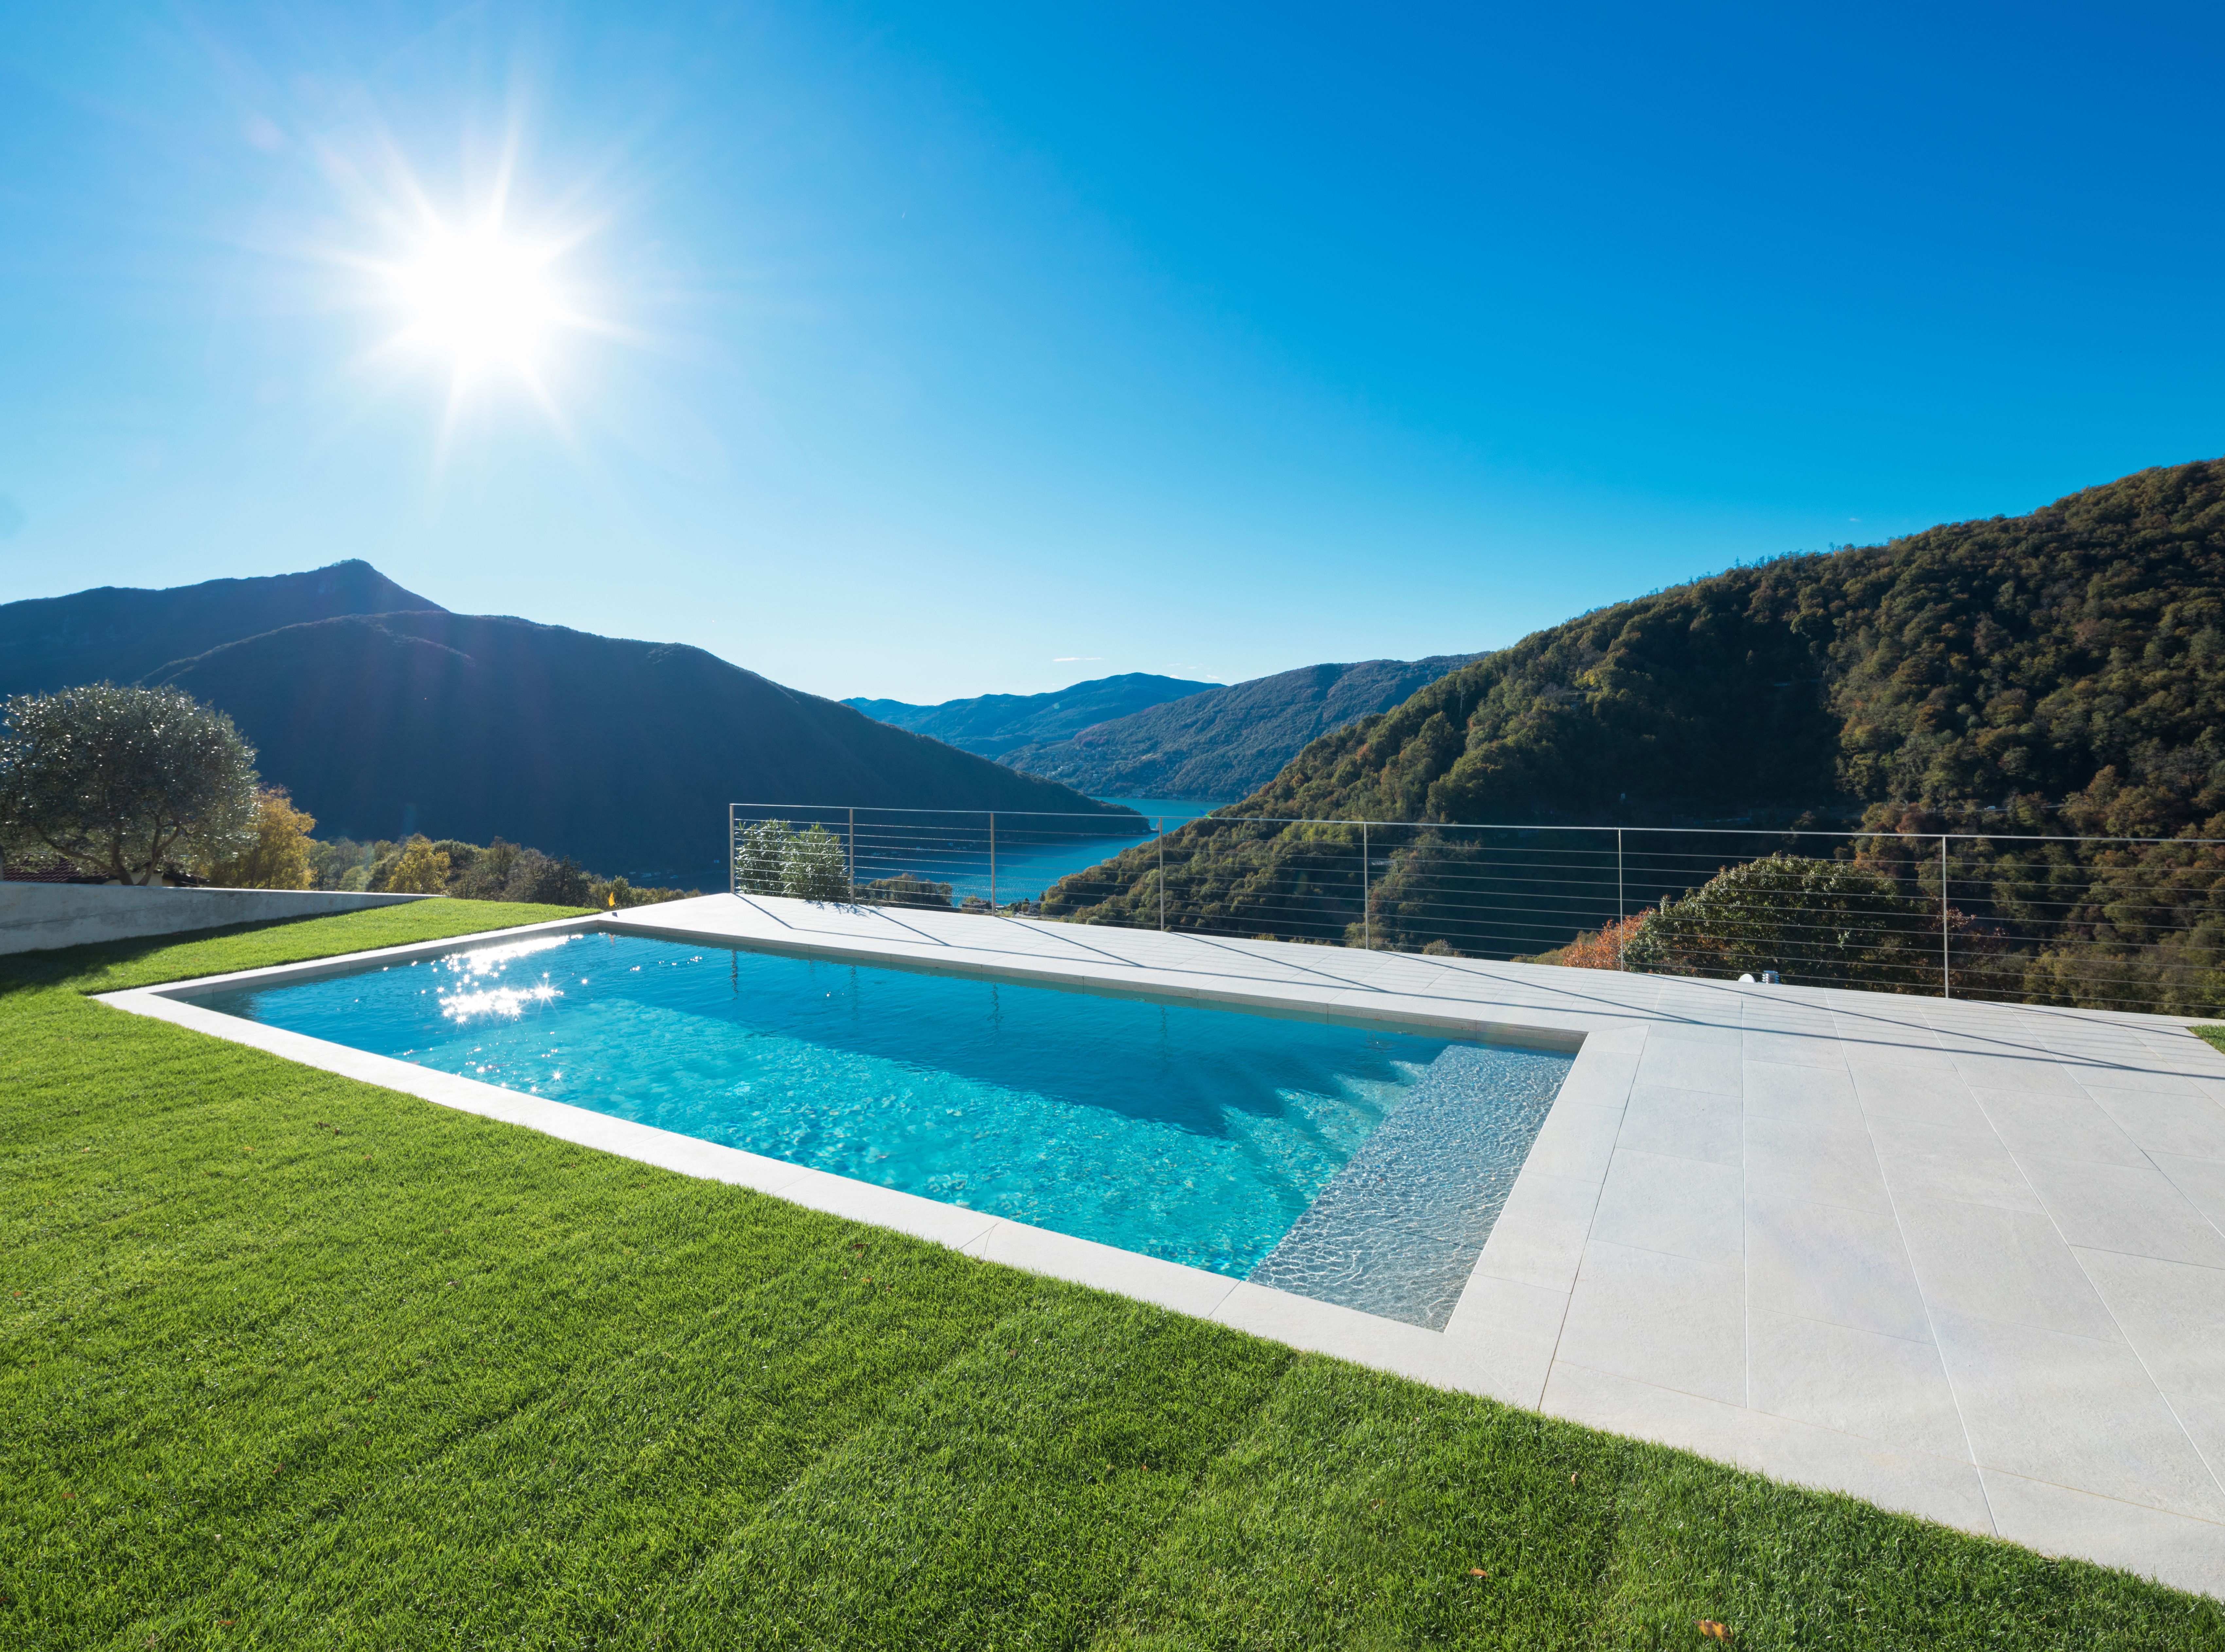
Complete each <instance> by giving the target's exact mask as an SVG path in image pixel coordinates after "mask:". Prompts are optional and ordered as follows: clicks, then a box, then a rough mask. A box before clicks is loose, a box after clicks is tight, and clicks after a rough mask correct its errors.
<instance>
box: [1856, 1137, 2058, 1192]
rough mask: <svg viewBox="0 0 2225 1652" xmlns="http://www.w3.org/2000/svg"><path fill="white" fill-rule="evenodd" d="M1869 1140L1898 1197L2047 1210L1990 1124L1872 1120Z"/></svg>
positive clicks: (1888, 1183) (1889, 1186) (1888, 1181)
mask: <svg viewBox="0 0 2225 1652" xmlns="http://www.w3.org/2000/svg"><path fill="white" fill-rule="evenodd" d="M1869 1128H1870V1140H1871V1141H1872V1142H1873V1143H1874V1144H1875V1145H1876V1147H1877V1154H1878V1166H1879V1168H1880V1170H1882V1171H1883V1172H1884V1173H1885V1179H1886V1186H1887V1187H1888V1188H1890V1189H1891V1190H1892V1196H1893V1198H1894V1199H1895V1200H1897V1201H1899V1202H1900V1203H1902V1204H1907V1203H1909V1202H1911V1201H1915V1200H1926V1199H1948V1200H1953V1201H1956V1202H1958V1203H1962V1204H1997V1205H2000V1206H2001V1207H2003V1208H2004V1209H2006V1210H2029V1211H2031V1212H2032V1213H2033V1214H2035V1215H2041V1214H2044V1212H2045V1210H2046V1208H2047V1207H2046V1206H2045V1205H2044V1204H2041V1203H2040V1198H2039V1194H2038V1192H2037V1191H2035V1190H2034V1189H2033V1187H2032V1184H2031V1183H2030V1182H2029V1181H2027V1180H2026V1179H2025V1173H2024V1172H2023V1170H2022V1169H2021V1168H2019V1166H2018V1164H2017V1161H2016V1159H2015V1157H2014V1156H2013V1154H2012V1153H2010V1152H2009V1150H2008V1149H2007V1148H2006V1147H2004V1146H2003V1145H2002V1143H2001V1139H2000V1137H1999V1136H1997V1135H1995V1134H1994V1133H1993V1132H1992V1131H1991V1130H1989V1129H1984V1128H1980V1129H1975V1130H1956V1129H1948V1128H1943V1127H1941V1126H1939V1125H1935V1124H1922V1123H1918V1122H1916V1121H1913V1120H1909V1119H1883V1118H1881V1119H1872V1120H1871V1121H1870V1127H1869Z"/></svg>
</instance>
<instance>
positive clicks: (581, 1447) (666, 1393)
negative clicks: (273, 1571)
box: [263, 1195, 1029, 1646]
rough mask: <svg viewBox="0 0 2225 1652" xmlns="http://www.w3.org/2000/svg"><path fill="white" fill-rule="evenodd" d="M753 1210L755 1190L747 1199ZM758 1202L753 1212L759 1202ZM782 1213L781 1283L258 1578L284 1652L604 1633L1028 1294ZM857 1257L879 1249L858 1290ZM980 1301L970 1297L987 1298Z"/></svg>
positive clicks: (563, 1639)
mask: <svg viewBox="0 0 2225 1652" xmlns="http://www.w3.org/2000/svg"><path fill="white" fill-rule="evenodd" d="M741 1197H742V1198H747V1199H755V1198H757V1197H758V1196H755V1195H742V1196H741ZM767 1203H770V1202H769V1201H768V1202H767ZM775 1210H776V1211H778V1210H786V1211H787V1212H788V1216H789V1218H790V1219H788V1220H783V1218H782V1217H780V1216H779V1215H777V1214H771V1215H770V1216H769V1217H768V1218H767V1219H765V1220H764V1221H763V1222H762V1223H761V1225H762V1226H764V1227H765V1228H767V1229H777V1230H779V1231H781V1232H782V1233H783V1239H784V1244H783V1249H785V1250H786V1251H787V1252H788V1253H789V1255H790V1256H791V1258H792V1259H793V1261H794V1263H795V1266H793V1267H792V1268H790V1269H789V1271H787V1272H784V1273H782V1274H777V1275H776V1276H773V1277H770V1278H766V1279H764V1280H759V1281H758V1282H756V1283H755V1284H754V1285H752V1286H751V1287H749V1288H747V1289H744V1290H739V1291H738V1293H737V1294H736V1295H735V1296H734V1297H733V1298H732V1300H731V1301H729V1302H727V1303H725V1304H721V1305H716V1306H713V1307H711V1308H709V1309H708V1310H707V1311H705V1312H702V1313H701V1314H700V1315H698V1314H694V1313H691V1314H689V1315H688V1317H687V1318H685V1319H684V1320H682V1321H679V1322H677V1323H676V1324H675V1330H674V1334H673V1335H671V1336H669V1337H666V1338H665V1339H663V1340H662V1341H661V1342H658V1343H654V1344H644V1345H643V1346H642V1347H640V1348H639V1349H637V1350H632V1351H630V1352H628V1353H627V1354H626V1355H625V1357H624V1358H622V1359H614V1360H611V1361H609V1362H607V1363H606V1364H605V1365H603V1366H602V1368H601V1369H585V1370H581V1371H580V1372H579V1373H578V1374H577V1375H576V1376H575V1379H574V1382H571V1383H570V1384H569V1385H567V1387H566V1388H564V1389H563V1391H562V1392H561V1393H560V1394H556V1395H550V1396H547V1397H544V1398H543V1399H541V1400H539V1401H536V1403H535V1404H534V1405H532V1406H530V1407H526V1408H524V1409H523V1410H520V1411H518V1412H517V1413H514V1414H510V1415H509V1416H507V1417H505V1418H504V1419H503V1420H501V1421H500V1422H499V1423H498V1424H497V1425H495V1426H491V1427H489V1428H487V1429H485V1430H483V1431H481V1432H479V1433H475V1434H472V1435H471V1436H470V1437H468V1438H466V1439H459V1440H457V1441H455V1442H453V1444H452V1445H449V1446H448V1447H447V1449H446V1450H445V1451H443V1452H441V1454H440V1455H439V1456H438V1457H437V1458H434V1459H432V1460H430V1461H428V1462H427V1463H425V1464H424V1465H422V1468H420V1469H418V1470H417V1471H414V1472H412V1473H410V1474H408V1475H406V1476H397V1477H393V1478H390V1479H388V1480H385V1481H384V1482H382V1483H381V1484H379V1485H378V1486H377V1487H376V1488H375V1489H374V1490H372V1491H371V1494H370V1495H368V1496H364V1497H363V1498H360V1499H358V1500H357V1501H356V1502H354V1503H352V1504H351V1505H350V1506H349V1507H348V1508H347V1509H345V1511H344V1512H343V1513H342V1514H341V1515H340V1516H339V1520H338V1522H337V1525H338V1526H339V1528H342V1529H341V1531H340V1532H339V1537H340V1538H341V1539H342V1540H343V1541H339V1542H338V1543H337V1544H336V1545H335V1551H336V1552H335V1554H334V1555H333V1557H332V1558H331V1559H329V1560H318V1561H317V1562H315V1563H314V1564H311V1565H308V1566H301V1567H298V1568H289V1569H288V1570H286V1571H284V1572H282V1573H280V1574H279V1575H276V1576H274V1577H273V1578H272V1579H269V1585H268V1586H267V1587H266V1588H265V1589H264V1591H263V1598H265V1599H266V1600H268V1601H270V1602H272V1603H274V1604H276V1603H277V1602H281V1601H282V1602H283V1606H284V1611H285V1612H286V1613H287V1615H288V1620H289V1626H288V1629H287V1638H288V1640H289V1641H290V1642H292V1643H295V1644H299V1645H303V1646H316V1645H327V1644H330V1645H417V1644H432V1643H441V1642H446V1641H447V1640H460V1641H461V1642H465V1643H473V1642H475V1641H476V1640H478V1639H479V1637H482V1636H483V1637H485V1639H486V1641H487V1642H490V1643H491V1642H500V1643H503V1644H506V1645H526V1646H535V1645H543V1644H547V1645H558V1644H561V1645H576V1644H579V1643H580V1642H581V1640H582V1639H583V1638H584V1639H586V1640H587V1641H589V1642H594V1643H602V1642H605V1641H606V1640H610V1639H612V1638H616V1637H621V1636H622V1635H623V1632H624V1630H626V1629H627V1627H628V1626H629V1625H630V1624H631V1623H636V1622H637V1621H639V1620H640V1618H641V1617H643V1612H644V1610H645V1609H646V1607H647V1605H648V1604H649V1603H650V1598H653V1597H654V1595H655V1594H656V1592H659V1591H660V1590H661V1589H662V1585H664V1583H665V1582H666V1581H667V1580H668V1579H670V1578H672V1577H674V1576H675V1575H684V1574H685V1573H687V1572H688V1570H689V1569H691V1568H692V1567H693V1566H694V1565H695V1564H696V1563H697V1561H698V1560H700V1558H701V1557H702V1556H703V1555H704V1554H707V1553H708V1552H710V1551H711V1550H712V1549H713V1547H714V1546H715V1545H717V1544H718V1543H719V1542H721V1541H724V1540H726V1538H727V1537H728V1535H729V1534H731V1533H732V1530H733V1529H734V1528H736V1527H737V1526H738V1525H741V1524H744V1523H746V1522H747V1521H748V1520H749V1519H751V1517H752V1516H754V1515H755V1514H756V1513H757V1511H758V1508H759V1507H760V1506H761V1505H762V1504H763V1503H764V1502H765V1500H766V1499H767V1498H769V1497H770V1496H773V1495H774V1494H775V1493H777V1491H778V1490H780V1488H781V1487H783V1485H785V1484H789V1482H791V1481H792V1480H794V1479H795V1478H796V1477H797V1476H798V1474H799V1473H801V1472H802V1471H804V1469H805V1468H806V1467H807V1465H808V1464H810V1463H811V1462H812V1461H813V1459H815V1458H817V1457H818V1456H819V1455H820V1454H821V1452H825V1451H827V1450H828V1449H829V1448H830V1447H832V1446H834V1445H837V1444H839V1443H840V1441H842V1440H845V1439H848V1438H849V1437H850V1436H851V1435H852V1434H853V1433H856V1432H857V1431H858V1430H859V1429H860V1428H862V1427H864V1426H867V1425H869V1424H870V1423H872V1421H873V1420H875V1419H877V1418H878V1417H879V1416H880V1415H882V1414H884V1412H886V1411H887V1410H888V1409H889V1408H890V1407H891V1405H892V1404H895V1403H897V1402H899V1401H900V1400H901V1397H902V1396H903V1395H904V1394H905V1393H907V1392H908V1391H909V1390H910V1388H912V1387H913V1386H914V1385H916V1383H917V1382H919V1381H920V1380H921V1379H922V1377H923V1376H929V1375H930V1374H932V1373H933V1372H934V1371H935V1370H936V1369H940V1368H941V1367H942V1366H944V1365H946V1364H947V1363H949V1361H950V1360H951V1359H952V1358H953V1357H954V1355H956V1354H957V1353H958V1352H959V1351H960V1350H963V1349H965V1348H967V1347H968V1346H970V1345H971V1344H973V1343H975V1342H977V1341H978V1340H979V1338H980V1337H982V1335H983V1334H984V1332H985V1331H986V1330H987V1329H988V1328H989V1327H990V1326H991V1325H993V1324H995V1322H996V1321H997V1319H998V1317H999V1316H1000V1315H1001V1314H1002V1313H1004V1312H1009V1310H1010V1308H1011V1305H1012V1304H1013V1302H1014V1301H1015V1300H1016V1299H1017V1298H1018V1296H1019V1295H1020V1293H1022V1292H1023V1291H1024V1289H1025V1288H1026V1287H1027V1285H1028V1284H1029V1281H1027V1280H1024V1279H1023V1278H1021V1277H1019V1276H1017V1275H1009V1276H1005V1277H1002V1278H997V1279H993V1280H987V1281H984V1280H981V1279H980V1278H979V1277H973V1278H961V1277H959V1276H960V1275H967V1274H971V1275H977V1276H978V1275H979V1274H983V1273H984V1272H986V1270H984V1269H983V1268H981V1265H980V1264H978V1263H974V1262H971V1261H967V1259H965V1258H962V1257H960V1256H958V1255H954V1254H953V1253H951V1252H948V1251H944V1250H941V1249H939V1248H936V1247H931V1246H928V1245H925V1244H923V1243H920V1242H915V1241H908V1240H897V1239H894V1238H893V1237H892V1236H888V1235H885V1234H879V1233H873V1232H871V1230H865V1229H857V1228H855V1227H854V1226H853V1225H852V1224H848V1223H843V1222H841V1221H840V1220H838V1219H837V1218H834V1217H822V1216H818V1215H816V1214H815V1213H811V1212H803V1211H796V1210H794V1209H793V1207H775ZM861 1242H862V1243H863V1245H864V1254H865V1255H876V1254H878V1255H877V1260H876V1261H874V1262H872V1264H871V1267H872V1269H873V1272H872V1278H871V1280H870V1281H868V1280H866V1278H865V1268H866V1266H867V1265H866V1264H865V1263H864V1262H863V1261H862V1260H861V1250H860V1244H861ZM985 1283H986V1288H982V1287H983V1286H984V1284H985Z"/></svg>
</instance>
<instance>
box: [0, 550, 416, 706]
mask: <svg viewBox="0 0 2225 1652" xmlns="http://www.w3.org/2000/svg"><path fill="white" fill-rule="evenodd" d="M405 610H407V611H415V612H418V613H446V612H447V610H446V609H444V608H442V607H441V605H440V604H439V603H437V602H434V601H432V600H430V599H428V598H426V597H422V596H420V595H418V594H417V593H415V591H411V590H406V589H404V588H403V587H401V586H399V585H396V583H395V582H394V581H392V580H390V579H389V578H387V577H386V575H384V574H382V573H380V572H379V571H378V570H377V569H376V568H373V567H372V566H371V564H370V563H369V562H364V561H363V560H361V559H360V558H358V557H350V558H348V559H347V560H345V561H344V562H332V563H329V564H327V565H326V566H325V567H323V568H313V569H307V570H306V571H305V572H302V573H299V574H266V575H257V576H253V577H250V578H245V579H220V580H203V581H200V583H199V584H196V585H178V586H172V587H170V588H168V589H166V590H147V589H143V588H137V587H133V586H124V585H104V586H100V587H98V588H96V589H93V590H90V591H78V592H74V593H73V594H70V595H68V596H53V597H34V598H31V599H29V600H26V601H22V602H10V603H6V604H0V693H4V694H22V693H25V692H27V691H30V690H43V689H59V688H64V687H67V686H68V685H69V684H72V683H98V682H102V681H107V682H113V683H135V682H137V681H138V680H139V679H140V678H142V677H146V676H147V675H149V673H150V672H154V671H159V670H162V668H163V667H165V666H167V665H168V664H172V663H173V662H174V661H177V660H182V659H190V658H193V657H194V656H196V655H200V654H205V653H206V652H207V651H209V650H210V649H212V648H220V647H222V646H223V645H225V644H226V643H231V642H238V641H240V640H242V639H245V638H248V637H253V636H257V635H259V634H260V633H262V632H266V631H275V630H277V629H278V628H279V627H281V626H295V625H301V624H305V623H307V622H308V621H311V620H317V619H338V618H340V617H342V616H344V615H347V614H364V613H395V612H400V611H405Z"/></svg>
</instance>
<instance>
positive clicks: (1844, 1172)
mask: <svg viewBox="0 0 2225 1652" xmlns="http://www.w3.org/2000/svg"><path fill="white" fill-rule="evenodd" d="M1746 1190H1747V1191H1748V1192H1749V1193H1753V1194H1756V1195H1764V1194H1765V1195H1767V1196H1769V1197H1771V1198H1789V1199H1800V1200H1812V1201H1815V1202H1816V1203H1819V1204H1846V1205H1852V1206H1854V1207H1855V1208H1856V1209H1858V1210H1873V1211H1878V1212H1880V1213H1883V1214H1885V1215H1887V1216H1890V1215H1891V1214H1892V1194H1891V1193H1890V1192H1888V1191H1886V1185H1885V1175H1884V1172H1882V1171H1881V1170H1880V1168H1879V1166H1878V1157H1877V1148H1876V1146H1875V1144H1874V1143H1873V1141H1871V1139H1870V1134H1869V1132H1868V1130H1867V1129H1866V1128H1863V1129H1854V1130H1838V1129H1829V1128H1825V1127H1823V1126H1822V1125H1816V1124H1804V1123H1799V1122H1797V1121H1791V1120H1787V1119H1774V1118H1767V1117H1759V1118H1757V1117H1752V1116H1749V1117H1748V1118H1747V1119H1746Z"/></svg>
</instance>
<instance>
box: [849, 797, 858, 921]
mask: <svg viewBox="0 0 2225 1652" xmlns="http://www.w3.org/2000/svg"><path fill="white" fill-rule="evenodd" d="M849 848H850V904H851V905H853V906H854V905H857V904H858V811H857V810H855V809H853V810H851V811H850V844H849Z"/></svg>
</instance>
